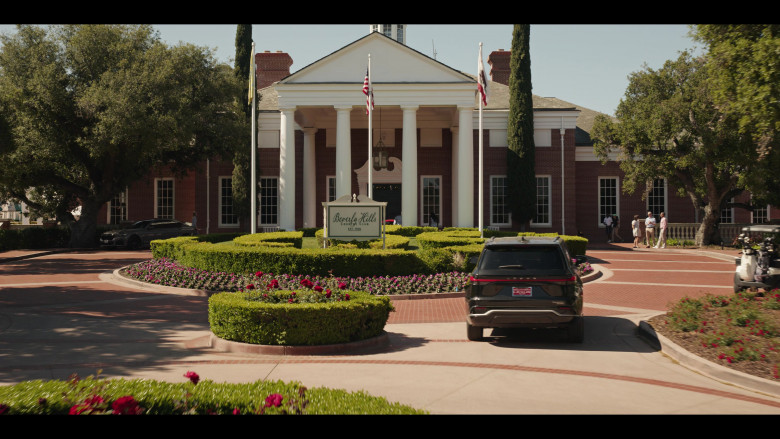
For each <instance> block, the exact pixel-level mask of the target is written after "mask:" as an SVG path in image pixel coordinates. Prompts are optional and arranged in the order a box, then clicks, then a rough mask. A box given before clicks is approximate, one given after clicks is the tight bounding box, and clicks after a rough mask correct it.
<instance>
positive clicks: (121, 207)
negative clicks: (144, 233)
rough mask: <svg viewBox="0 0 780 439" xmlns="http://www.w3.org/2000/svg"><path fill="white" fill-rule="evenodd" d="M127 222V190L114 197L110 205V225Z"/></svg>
mask: <svg viewBox="0 0 780 439" xmlns="http://www.w3.org/2000/svg"><path fill="white" fill-rule="evenodd" d="M122 221H127V189H125V191H124V192H121V193H119V194H116V195H114V198H112V199H111V201H109V203H108V223H109V224H119V223H121V222H122Z"/></svg>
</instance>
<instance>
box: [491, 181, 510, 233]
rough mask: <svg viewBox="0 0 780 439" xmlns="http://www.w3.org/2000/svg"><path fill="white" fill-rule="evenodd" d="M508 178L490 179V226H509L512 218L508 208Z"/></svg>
mask: <svg viewBox="0 0 780 439" xmlns="http://www.w3.org/2000/svg"><path fill="white" fill-rule="evenodd" d="M506 183H507V182H506V176H491V177H490V224H492V225H509V224H510V223H511V222H512V217H511V216H510V213H509V208H508V206H507V190H506V189H507V188H506Z"/></svg>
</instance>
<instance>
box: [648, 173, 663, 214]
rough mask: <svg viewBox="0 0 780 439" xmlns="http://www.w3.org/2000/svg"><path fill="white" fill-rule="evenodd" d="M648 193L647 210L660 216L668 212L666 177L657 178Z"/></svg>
mask: <svg viewBox="0 0 780 439" xmlns="http://www.w3.org/2000/svg"><path fill="white" fill-rule="evenodd" d="M649 189H650V190H649V191H648V193H647V210H648V211H650V212H653V215H655V216H658V214H660V213H661V212H666V179H665V178H656V179H655V180H653V185H652V186H651V187H650V188H649Z"/></svg>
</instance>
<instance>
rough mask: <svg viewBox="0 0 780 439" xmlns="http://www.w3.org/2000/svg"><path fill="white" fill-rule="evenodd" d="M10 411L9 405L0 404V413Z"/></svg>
mask: <svg viewBox="0 0 780 439" xmlns="http://www.w3.org/2000/svg"><path fill="white" fill-rule="evenodd" d="M6 413H8V406H7V405H5V404H0V415H4V414H6Z"/></svg>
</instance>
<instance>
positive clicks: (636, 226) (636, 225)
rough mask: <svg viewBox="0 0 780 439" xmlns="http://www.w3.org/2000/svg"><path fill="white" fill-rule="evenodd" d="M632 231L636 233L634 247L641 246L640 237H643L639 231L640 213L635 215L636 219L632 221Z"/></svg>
mask: <svg viewBox="0 0 780 439" xmlns="http://www.w3.org/2000/svg"><path fill="white" fill-rule="evenodd" d="M631 231H632V232H633V234H634V248H639V239H640V238H641V235H640V233H639V215H634V220H633V221H631Z"/></svg>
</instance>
